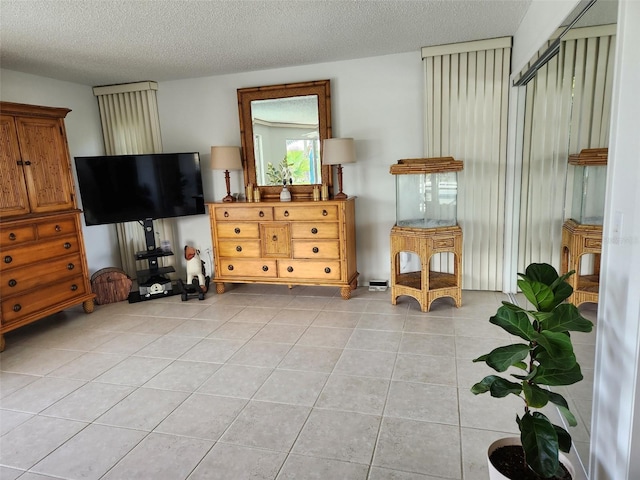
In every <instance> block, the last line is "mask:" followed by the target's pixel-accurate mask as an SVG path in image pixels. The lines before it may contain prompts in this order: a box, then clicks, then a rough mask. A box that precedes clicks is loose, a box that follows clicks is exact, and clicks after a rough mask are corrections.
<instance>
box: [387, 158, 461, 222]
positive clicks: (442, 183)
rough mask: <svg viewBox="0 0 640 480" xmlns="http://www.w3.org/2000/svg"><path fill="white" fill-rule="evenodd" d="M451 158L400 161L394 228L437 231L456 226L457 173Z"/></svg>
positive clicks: (456, 163)
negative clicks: (432, 229) (435, 229)
mask: <svg viewBox="0 0 640 480" xmlns="http://www.w3.org/2000/svg"><path fill="white" fill-rule="evenodd" d="M460 170H462V162H460V161H456V160H453V158H451V157H444V158H433V159H430V158H419V159H406V160H399V161H398V163H397V164H396V165H393V166H392V167H391V170H390V171H391V173H392V174H393V175H395V177H396V226H398V227H407V228H438V227H451V226H454V225H457V223H458V220H457V200H458V173H457V172H458V171H460Z"/></svg>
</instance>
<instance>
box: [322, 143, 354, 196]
mask: <svg viewBox="0 0 640 480" xmlns="http://www.w3.org/2000/svg"><path fill="white" fill-rule="evenodd" d="M355 161H356V148H355V143H354V142H353V138H327V139H325V140H324V141H323V143H322V164H323V165H338V189H339V192H338V193H337V194H336V195H334V197H333V198H335V199H336V200H344V199H346V198H347V197H348V195H347V194H345V193H344V192H343V191H342V164H343V163H355Z"/></svg>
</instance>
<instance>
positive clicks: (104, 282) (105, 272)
mask: <svg viewBox="0 0 640 480" xmlns="http://www.w3.org/2000/svg"><path fill="white" fill-rule="evenodd" d="M132 283H133V281H132V280H131V277H129V275H127V273H126V272H125V271H124V270H122V269H120V268H116V267H108V268H103V269H101V270H98V271H97V272H95V273H94V274H93V275H91V290H92V291H93V293H95V294H96V298H95V302H96V303H97V304H98V305H106V304H107V303H115V302H122V301H124V300H126V299H127V298H128V297H129V292H131V285H132Z"/></svg>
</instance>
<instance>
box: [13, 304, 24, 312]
mask: <svg viewBox="0 0 640 480" xmlns="http://www.w3.org/2000/svg"><path fill="white" fill-rule="evenodd" d="M20 310H22V305H20V304H19V303H16V304H15V305H14V306H13V311H14V312H19V311H20Z"/></svg>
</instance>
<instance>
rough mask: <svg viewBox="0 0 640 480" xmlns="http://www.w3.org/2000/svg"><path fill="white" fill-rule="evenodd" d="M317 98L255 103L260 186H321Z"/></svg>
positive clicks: (277, 99) (301, 97)
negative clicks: (285, 184)
mask: <svg viewBox="0 0 640 480" xmlns="http://www.w3.org/2000/svg"><path fill="white" fill-rule="evenodd" d="M318 124H319V121H318V96H317V95H304V96H298V97H289V98H272V99H266V100H253V101H252V102H251V125H252V127H253V150H254V158H255V166H256V183H257V185H260V186H264V185H282V184H283V183H287V184H290V185H313V184H318V183H322V171H321V166H322V165H321V162H320V132H319V129H318Z"/></svg>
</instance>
